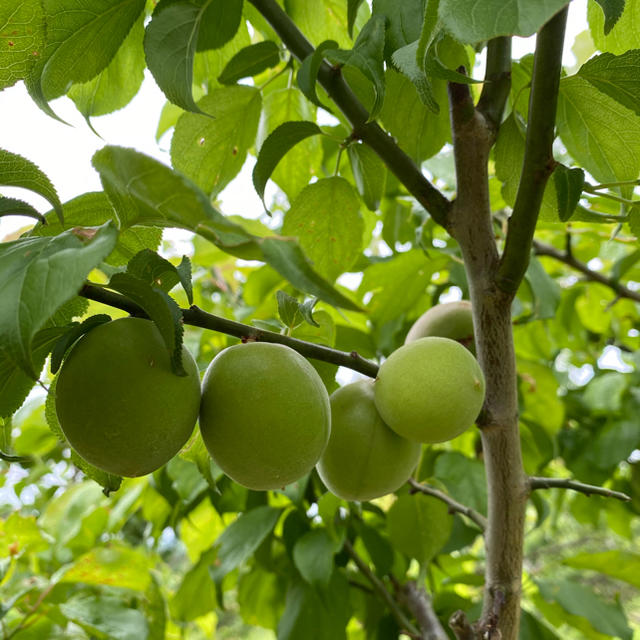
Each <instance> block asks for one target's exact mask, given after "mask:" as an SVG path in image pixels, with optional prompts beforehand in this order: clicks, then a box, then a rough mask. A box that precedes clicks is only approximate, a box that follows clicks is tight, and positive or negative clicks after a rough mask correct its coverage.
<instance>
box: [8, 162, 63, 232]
mask: <svg viewBox="0 0 640 640" xmlns="http://www.w3.org/2000/svg"><path fill="white" fill-rule="evenodd" d="M0 184H1V185H4V186H5V187H22V188H23V189H29V191H33V192H34V193H37V194H38V195H41V196H42V197H43V198H45V199H46V200H48V201H49V202H50V203H51V205H52V206H53V208H54V209H55V210H56V213H57V215H58V217H59V218H60V220H61V221H62V219H63V218H62V204H61V202H60V199H59V198H58V194H57V193H56V190H55V187H54V186H53V185H52V184H51V181H50V180H49V178H47V176H46V175H45V174H44V173H43V172H42V171H41V170H40V169H38V167H37V166H36V165H35V164H33V162H31V160H27V159H26V158H23V157H22V156H19V155H18V154H17V153H11V152H10V151H6V150H5V149H0Z"/></svg>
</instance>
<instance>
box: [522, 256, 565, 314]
mask: <svg viewBox="0 0 640 640" xmlns="http://www.w3.org/2000/svg"><path fill="white" fill-rule="evenodd" d="M525 278H526V281H527V282H528V283H529V286H530V287H531V294H532V296H533V315H534V316H535V317H536V318H540V319H542V318H553V317H554V316H555V314H556V311H557V309H558V305H559V304H560V298H561V296H562V289H561V288H560V285H559V284H558V283H557V282H556V281H555V280H554V279H553V278H552V277H551V276H550V275H549V274H548V273H547V272H546V271H545V270H544V267H543V266H542V264H541V263H540V260H538V259H537V258H536V257H535V256H531V259H530V260H529V266H528V267H527V272H526V274H525Z"/></svg>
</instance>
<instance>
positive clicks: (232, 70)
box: [218, 40, 280, 84]
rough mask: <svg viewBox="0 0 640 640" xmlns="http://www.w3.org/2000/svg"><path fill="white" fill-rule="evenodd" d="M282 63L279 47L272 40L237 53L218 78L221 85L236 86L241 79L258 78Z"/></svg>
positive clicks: (250, 46) (258, 43)
mask: <svg viewBox="0 0 640 640" xmlns="http://www.w3.org/2000/svg"><path fill="white" fill-rule="evenodd" d="M279 62H280V50H279V49H278V45H277V44H276V43H275V42H272V41H271V40H265V41H263V42H257V43H256V44H252V45H249V46H248V47H245V48H244V49H241V50H240V51H238V53H236V54H235V55H234V56H233V58H231V60H229V62H227V64H226V66H225V68H224V69H223V70H222V73H221V74H220V75H219V76H218V82H220V83H221V84H234V83H235V82H237V81H238V80H240V79H241V78H249V77H251V76H256V75H258V74H259V73H262V72H263V71H266V70H267V69H271V68H272V67H275V66H276V65H277V64H278V63H279Z"/></svg>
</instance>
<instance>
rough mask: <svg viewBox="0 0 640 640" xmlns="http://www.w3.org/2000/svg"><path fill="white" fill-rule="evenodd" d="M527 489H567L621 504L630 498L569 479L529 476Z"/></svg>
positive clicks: (620, 493)
mask: <svg viewBox="0 0 640 640" xmlns="http://www.w3.org/2000/svg"><path fill="white" fill-rule="evenodd" d="M529 489H531V491H535V490H536V489H569V490H570V491H578V492H579V493H584V494H585V495H586V496H591V495H596V496H604V497H605V498H615V499H616V500H622V501H623V502H630V501H631V498H630V497H629V496H628V495H627V494H626V493H622V492H620V491H613V490H612V489H607V488H605V487H598V486H596V485H593V484H584V483H583V482H578V481H577V480H571V478H542V477H537V476H531V477H530V478H529Z"/></svg>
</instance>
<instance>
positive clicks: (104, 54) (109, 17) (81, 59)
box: [34, 0, 144, 100]
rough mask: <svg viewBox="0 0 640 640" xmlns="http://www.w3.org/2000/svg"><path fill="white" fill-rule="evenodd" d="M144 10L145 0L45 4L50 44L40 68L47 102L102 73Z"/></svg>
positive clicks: (101, 0)
mask: <svg viewBox="0 0 640 640" xmlns="http://www.w3.org/2000/svg"><path fill="white" fill-rule="evenodd" d="M143 8H144V0H115V1H114V0H90V1H89V2H83V1H82V0H64V2H46V3H45V20H46V24H47V44H46V47H45V50H44V55H43V56H42V58H41V60H40V62H39V64H38V67H37V68H36V69H34V72H36V73H37V72H40V73H39V83H40V86H41V89H42V92H43V94H44V96H45V97H46V99H47V100H51V99H52V98H57V97H58V96H60V95H62V94H63V93H66V91H67V90H68V88H69V87H70V85H71V84H72V83H74V82H87V81H89V80H91V79H92V78H94V77H95V76H97V75H98V74H99V73H100V72H101V71H103V70H104V69H105V68H106V67H107V65H108V64H109V63H110V62H111V60H112V59H113V57H114V56H115V55H116V52H117V50H118V48H119V47H120V45H121V44H122V42H123V41H124V39H125V38H126V36H127V34H128V33H129V31H130V29H131V27H132V26H133V24H134V22H135V21H136V20H137V19H138V16H139V15H140V13H141V12H142V9H143Z"/></svg>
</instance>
